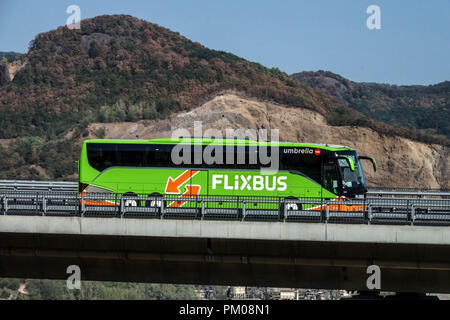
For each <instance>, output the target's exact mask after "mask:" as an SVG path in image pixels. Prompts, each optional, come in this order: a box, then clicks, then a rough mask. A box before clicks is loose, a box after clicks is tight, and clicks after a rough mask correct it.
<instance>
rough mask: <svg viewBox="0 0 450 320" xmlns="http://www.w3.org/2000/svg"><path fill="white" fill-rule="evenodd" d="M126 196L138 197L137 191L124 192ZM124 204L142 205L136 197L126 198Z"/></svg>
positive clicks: (128, 205) (127, 205) (129, 205)
mask: <svg viewBox="0 0 450 320" xmlns="http://www.w3.org/2000/svg"><path fill="white" fill-rule="evenodd" d="M123 196H124V197H137V194H136V193H133V192H127V193H124V194H123ZM124 201H125V202H124V206H125V207H140V205H139V201H138V200H134V199H126V200H124Z"/></svg>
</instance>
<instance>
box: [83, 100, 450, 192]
mask: <svg viewBox="0 0 450 320" xmlns="http://www.w3.org/2000/svg"><path fill="white" fill-rule="evenodd" d="M194 121H202V126H203V130H204V131H205V130H207V129H211V128H212V129H218V130H221V131H222V132H223V134H225V129H226V128H233V129H243V130H247V129H256V130H257V129H261V128H266V129H278V130H279V132H280V140H282V141H295V142H317V143H329V144H343V145H347V146H350V147H354V148H356V149H357V150H358V152H359V154H360V155H370V156H374V157H375V158H376V159H377V162H378V168H379V169H378V171H377V172H376V173H374V172H373V170H372V168H371V166H370V165H369V164H366V165H365V167H364V169H365V172H366V177H367V180H368V184H369V186H370V187H384V188H426V189H438V188H444V189H449V188H450V179H449V178H450V177H449V176H450V163H449V156H450V150H449V148H448V147H445V146H441V145H436V144H424V143H420V142H416V141H413V140H409V139H406V138H401V137H390V136H386V135H382V134H379V133H377V132H375V131H374V130H372V129H369V128H359V127H351V126H339V127H335V126H330V125H329V124H327V121H326V119H325V118H324V116H323V115H321V114H319V113H317V112H314V111H311V110H307V109H294V108H287V107H285V106H282V105H278V104H276V103H272V102H262V101H258V100H255V99H251V98H247V97H244V96H243V95H239V94H236V93H231V92H228V93H224V94H222V95H219V96H216V97H215V98H213V99H212V100H210V101H208V102H207V103H205V104H203V105H202V106H201V107H198V108H196V109H193V110H191V111H189V112H186V113H177V114H174V115H172V116H171V117H170V118H168V119H165V120H143V121H139V122H136V123H110V124H104V123H95V124H91V125H90V126H89V136H88V137H86V138H99V137H100V138H107V139H118V138H121V139H150V138H157V137H170V136H171V135H172V132H173V131H175V130H177V129H180V128H185V129H187V130H189V131H190V132H191V133H193V125H194Z"/></svg>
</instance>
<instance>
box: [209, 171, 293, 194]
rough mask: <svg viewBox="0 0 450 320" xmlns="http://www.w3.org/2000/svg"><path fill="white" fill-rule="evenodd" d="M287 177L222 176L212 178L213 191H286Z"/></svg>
mask: <svg viewBox="0 0 450 320" xmlns="http://www.w3.org/2000/svg"><path fill="white" fill-rule="evenodd" d="M286 180H287V177H286V176H259V175H254V176H244V175H234V176H232V175H230V176H228V175H221V174H214V175H213V176H212V189H213V190H215V189H217V188H218V187H219V186H220V187H222V188H223V189H225V190H253V191H263V190H265V191H275V190H276V191H286V189H287V183H286Z"/></svg>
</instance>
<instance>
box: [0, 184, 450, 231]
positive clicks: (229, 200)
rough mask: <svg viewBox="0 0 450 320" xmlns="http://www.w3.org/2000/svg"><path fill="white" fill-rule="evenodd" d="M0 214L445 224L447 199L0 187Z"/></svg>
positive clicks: (447, 221) (448, 207)
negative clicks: (191, 194)
mask: <svg viewBox="0 0 450 320" xmlns="http://www.w3.org/2000/svg"><path fill="white" fill-rule="evenodd" d="M0 214H1V215H33V216H34V215H39V216H81V217H115V218H143V219H148V218H153V219H198V220H239V221H281V222H322V223H365V224H407V225H420V224H426V225H450V199H418V198H367V199H356V200H342V199H339V200H338V201H336V199H320V198H319V199H317V198H300V199H283V198H280V197H232V196H209V197H208V196H196V197H183V198H181V197H179V196H175V195H165V196H162V197H161V196H159V197H158V196H148V195H140V196H122V195H119V194H92V193H90V194H85V195H80V194H78V193H77V192H54V191H53V192H39V191H37V192H24V191H2V192H0Z"/></svg>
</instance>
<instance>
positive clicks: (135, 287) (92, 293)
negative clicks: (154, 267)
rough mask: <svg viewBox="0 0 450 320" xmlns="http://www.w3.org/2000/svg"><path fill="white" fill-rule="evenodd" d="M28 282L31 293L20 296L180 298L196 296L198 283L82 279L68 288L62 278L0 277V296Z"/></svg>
mask: <svg viewBox="0 0 450 320" xmlns="http://www.w3.org/2000/svg"><path fill="white" fill-rule="evenodd" d="M21 282H22V283H26V287H25V289H26V291H27V293H28V294H26V295H25V294H19V295H18V296H17V299H20V300H178V299H191V300H192V299H197V296H196V292H195V290H196V287H195V286H189V285H172V284H144V283H118V282H93V281H83V282H82V285H81V290H69V289H67V286H66V281H63V280H27V281H26V282H25V281H24V280H22V281H21V280H19V279H1V278H0V288H2V289H0V298H2V299H5V298H8V297H9V296H10V292H11V291H13V290H17V289H18V288H19V286H20V283H21Z"/></svg>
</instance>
